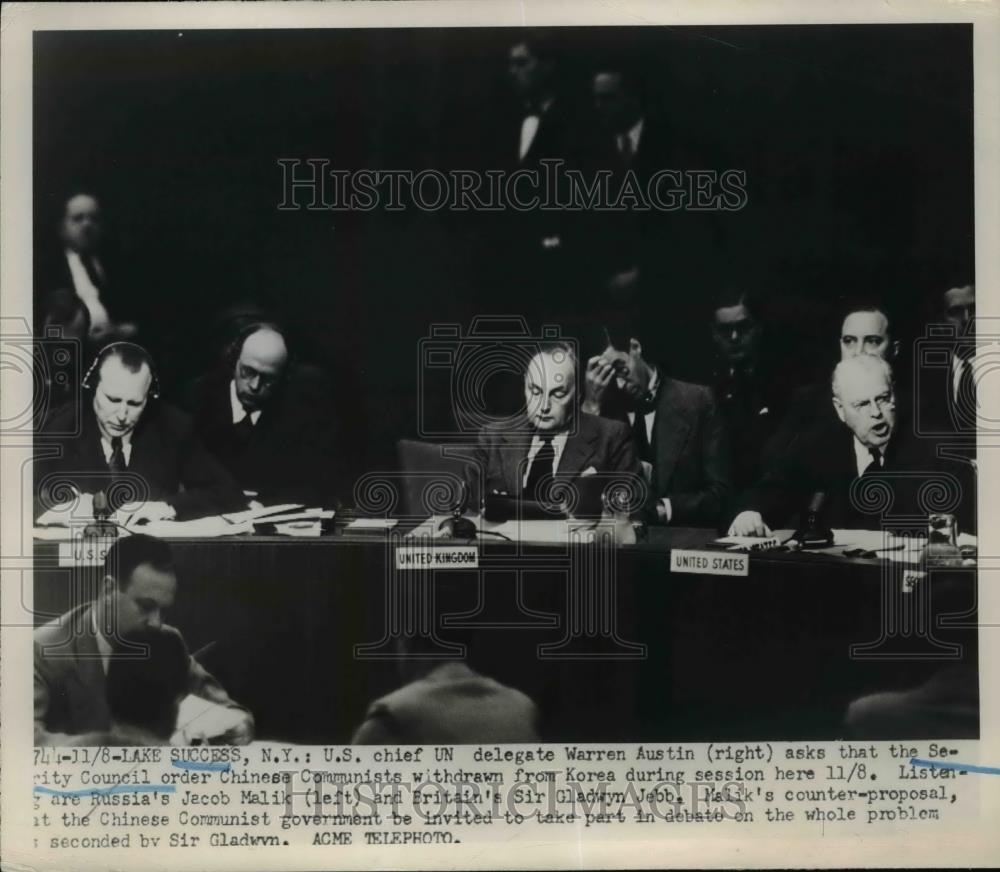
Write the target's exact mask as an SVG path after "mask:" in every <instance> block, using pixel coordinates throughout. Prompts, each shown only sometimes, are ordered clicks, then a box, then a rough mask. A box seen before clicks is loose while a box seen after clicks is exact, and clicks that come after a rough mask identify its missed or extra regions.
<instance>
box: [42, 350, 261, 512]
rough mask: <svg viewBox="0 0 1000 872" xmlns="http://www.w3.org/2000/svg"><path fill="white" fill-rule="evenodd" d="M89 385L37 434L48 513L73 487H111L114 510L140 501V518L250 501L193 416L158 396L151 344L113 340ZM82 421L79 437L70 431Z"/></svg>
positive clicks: (84, 491)
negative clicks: (199, 434)
mask: <svg viewBox="0 0 1000 872" xmlns="http://www.w3.org/2000/svg"><path fill="white" fill-rule="evenodd" d="M83 387H84V388H85V390H84V392H83V398H82V401H81V402H80V403H73V404H71V405H67V406H64V407H63V408H62V409H60V410H59V411H57V412H56V413H54V414H53V415H52V416H51V417H50V419H49V421H48V423H47V424H46V426H45V428H44V429H43V430H42V432H41V433H40V434H38V437H37V440H36V447H38V446H44V447H45V448H46V449H48V451H47V452H43V456H41V457H40V458H39V459H38V460H37V461H36V463H35V484H36V489H37V493H38V501H39V503H40V506H41V509H42V511H44V510H45V509H49V508H53V507H54V506H55V505H56V504H57V503H60V502H62V501H63V500H64V499H65V496H63V495H64V494H65V492H66V488H67V486H70V487H72V488H73V489H75V491H76V492H77V493H78V494H81V495H90V496H93V495H94V494H97V493H98V492H104V493H105V494H106V495H107V497H108V500H109V502H110V503H114V505H111V506H110V507H111V508H112V509H113V510H114V509H117V508H119V507H120V506H121V505H123V504H126V503H140V505H139V506H138V508H137V509H135V510H134V512H133V513H132V517H133V519H134V520H137V521H138V520H147V521H159V520H169V519H173V518H176V519H177V520H187V519H191V518H198V517H204V516H206V515H215V514H219V513H222V512H231V511H235V510H237V509H240V508H242V507H243V506H244V500H243V498H242V497H241V496H240V492H239V489H238V488H237V486H236V483H235V482H234V481H233V479H232V477H231V476H230V475H229V473H228V472H226V470H225V468H224V467H223V466H221V465H220V464H219V463H217V462H216V461H215V460H214V459H213V458H212V456H211V455H210V454H209V453H208V452H207V451H206V450H205V448H204V447H203V446H202V444H201V442H200V441H199V440H198V438H197V437H196V436H195V433H194V428H193V426H192V424H191V421H190V420H189V419H188V417H187V416H186V415H184V414H183V413H182V412H180V411H178V410H177V409H175V408H173V407H172V406H169V405H167V404H166V403H163V402H160V401H159V400H158V399H157V397H158V390H157V386H156V376H155V371H154V368H153V361H152V360H151V359H150V357H149V354H148V353H147V352H146V350H145V349H143V348H141V347H140V346H138V345H135V344H133V343H130V342H117V343H113V344H111V345H108V346H106V347H105V348H104V349H102V350H101V352H100V353H99V354H98V355H97V358H96V360H95V361H94V364H93V366H92V367H91V368H90V370H89V371H88V373H87V375H86V377H85V378H84V380H83ZM91 394H92V396H90V395H91ZM77 426H78V428H79V432H78V433H77V434H76V435H72V436H71V435H67V434H70V433H73V432H74V430H76V429H77ZM46 434H53V435H49V436H47V435H46ZM55 434H58V435H55ZM53 449H54V450H53Z"/></svg>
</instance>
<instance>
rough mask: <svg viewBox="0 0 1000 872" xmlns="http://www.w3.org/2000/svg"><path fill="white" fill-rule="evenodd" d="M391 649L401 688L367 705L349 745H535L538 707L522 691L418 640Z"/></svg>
mask: <svg viewBox="0 0 1000 872" xmlns="http://www.w3.org/2000/svg"><path fill="white" fill-rule="evenodd" d="M450 636H451V634H449V637H450ZM396 647H397V650H398V652H399V656H400V661H399V666H400V673H401V675H402V678H403V680H404V681H405V682H406V684H404V685H403V686H402V687H400V688H399V689H398V690H395V691H393V692H392V693H390V694H387V695H386V696H383V697H382V698H381V699H377V700H375V702H373V703H372V704H371V705H370V706H369V707H368V711H367V713H366V714H365V720H364V722H363V723H362V724H361V726H360V727H358V729H357V730H356V731H355V733H354V738H353V739H351V744H352V745H427V744H431V743H433V744H437V745H467V744H474V743H482V742H504V743H517V742H537V741H538V732H537V729H538V709H537V707H536V706H535V704H534V703H533V702H532V701H531V699H530V698H529V697H528V696H526V695H525V694H524V693H522V692H521V691H519V690H516V689H515V688H513V687H507V686H506V685H504V684H500V682H498V681H494V680H493V679H492V678H488V677H487V676H485V675H481V674H480V673H478V672H476V671H475V670H474V669H473V668H472V667H471V665H470V664H469V663H468V661H467V660H466V659H465V658H462V657H460V656H458V655H456V656H455V658H454V659H447V660H442V659H441V656H440V652H439V650H438V649H432V648H430V647H429V646H428V645H427V644H426V641H425V640H424V639H423V638H421V637H416V636H410V637H400V638H399V639H398V640H397V643H396ZM466 650H467V651H468V648H467V649H466ZM431 654H433V655H436V658H435V659H429V657H430V655H431Z"/></svg>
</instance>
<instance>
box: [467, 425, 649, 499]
mask: <svg viewBox="0 0 1000 872" xmlns="http://www.w3.org/2000/svg"><path fill="white" fill-rule="evenodd" d="M526 429H527V425H526V424H522V425H521V426H520V427H518V428H516V431H515V432H511V431H508V430H504V429H501V428H500V427H497V426H489V427H486V428H484V429H483V430H482V432H481V433H480V434H479V444H478V445H477V447H476V451H475V452H474V458H475V460H476V461H477V463H478V464H479V466H480V468H481V469H482V470H483V475H484V478H483V486H484V490H483V493H489V492H490V491H493V490H496V491H500V492H502V493H507V494H509V495H510V496H515V497H516V496H520V495H521V491H522V488H523V479H524V473H525V471H526V460H527V457H528V451H529V449H530V448H531V441H532V437H531V435H530V434H529V433H526V432H525V431H526ZM517 431H519V432H517ZM590 467H593V468H594V469H595V470H596V471H597V472H599V473H608V472H622V473H631V474H633V475H639V474H640V468H639V462H638V461H637V460H636V456H635V449H634V448H633V446H632V440H631V438H630V434H629V431H628V427H626V426H625V425H623V424H621V423H620V422H618V421H609V420H607V419H603V418H599V417H597V416H595V415H588V414H586V413H585V412H581V413H579V414H578V416H577V427H576V432H575V433H573V434H572V435H570V436H569V438H568V439H567V440H566V446H565V448H564V449H563V452H562V456H561V457H560V458H559V465H558V467H557V468H556V473H555V477H556V478H557V479H560V480H563V481H572V480H574V479H576V478H578V477H579V476H580V473H582V472H584V471H586V470H587V469H589V468H590Z"/></svg>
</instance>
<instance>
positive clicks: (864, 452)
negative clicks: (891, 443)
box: [854, 436, 888, 478]
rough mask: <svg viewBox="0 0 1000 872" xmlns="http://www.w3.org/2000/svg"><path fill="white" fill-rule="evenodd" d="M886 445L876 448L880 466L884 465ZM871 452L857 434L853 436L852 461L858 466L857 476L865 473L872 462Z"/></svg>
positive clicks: (859, 476)
mask: <svg viewBox="0 0 1000 872" xmlns="http://www.w3.org/2000/svg"><path fill="white" fill-rule="evenodd" d="M887 447H888V445H884V446H883V447H882V448H879V449H878V465H879V467H880V468H883V467H885V449H886V448H887ZM872 459H873V458H872V452H871V449H870V448H869V447H868V446H867V445H865V444H864V443H863V442H862V441H861V440H860V439H858V437H857V436H855V437H854V462H855V463H856V464H857V467H858V478H861V476H862V475H864V474H865V470H866V469H868V467H869V466H870V465H871V462H872Z"/></svg>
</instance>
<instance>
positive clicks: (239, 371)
mask: <svg viewBox="0 0 1000 872" xmlns="http://www.w3.org/2000/svg"><path fill="white" fill-rule="evenodd" d="M287 365H288V346H287V345H286V344H285V337H284V336H282V335H281V333H279V332H278V331H277V330H275V329H274V328H272V327H261V328H260V329H258V330H255V331H254V332H253V333H251V334H250V335H249V336H247V337H246V339H245V340H244V341H243V346H242V348H240V354H239V357H238V358H237V360H236V366H235V368H234V372H233V381H234V383H235V385H236V396H237V397H238V398H239V401H240V402H241V403H242V404H243V407H244V408H245V409H247V410H248V411H254V410H256V409H260V408H262V407H263V406H264V405H266V403H267V401H268V400H269V399H271V397H272V396H273V395H274V393H275V391H276V389H277V387H278V384H279V383H280V382H281V378H282V376H283V375H284V374H285V368H286V366H287Z"/></svg>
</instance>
